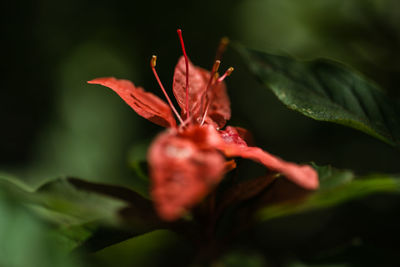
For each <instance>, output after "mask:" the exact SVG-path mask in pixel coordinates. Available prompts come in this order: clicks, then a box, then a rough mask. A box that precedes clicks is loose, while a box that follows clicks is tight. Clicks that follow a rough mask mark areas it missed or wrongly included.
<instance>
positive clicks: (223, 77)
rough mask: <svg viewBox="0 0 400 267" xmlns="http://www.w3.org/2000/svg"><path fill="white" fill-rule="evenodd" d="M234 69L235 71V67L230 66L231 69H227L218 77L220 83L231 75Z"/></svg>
mask: <svg viewBox="0 0 400 267" xmlns="http://www.w3.org/2000/svg"><path fill="white" fill-rule="evenodd" d="M233 71H234V68H233V67H230V68H229V69H227V70H226V71H225V73H224V75H222V76H221V77H219V78H218V80H217V81H218V82H219V83H220V82H222V81H223V80H224V79H225V78H226V77H228V76H229V75H231V74H232V72H233Z"/></svg>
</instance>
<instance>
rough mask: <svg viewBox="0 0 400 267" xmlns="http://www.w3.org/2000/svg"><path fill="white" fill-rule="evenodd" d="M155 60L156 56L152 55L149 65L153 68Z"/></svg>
mask: <svg viewBox="0 0 400 267" xmlns="http://www.w3.org/2000/svg"><path fill="white" fill-rule="evenodd" d="M156 62H157V56H155V55H153V56H152V57H151V60H150V67H152V68H155V67H156Z"/></svg>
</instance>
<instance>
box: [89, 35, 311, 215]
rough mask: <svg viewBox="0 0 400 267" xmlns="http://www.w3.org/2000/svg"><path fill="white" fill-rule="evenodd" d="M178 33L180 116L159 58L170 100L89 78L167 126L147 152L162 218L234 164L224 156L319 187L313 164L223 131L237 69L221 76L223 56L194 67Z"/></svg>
mask: <svg viewBox="0 0 400 267" xmlns="http://www.w3.org/2000/svg"><path fill="white" fill-rule="evenodd" d="M178 34H179V37H180V41H181V45H182V50H183V54H184V56H182V57H181V58H180V59H179V61H178V64H177V66H176V68H175V73H174V78H173V92H174V95H175V98H176V101H177V103H178V105H179V106H180V108H181V114H179V113H178V112H177V111H176V109H175V107H174V105H173V104H172V102H171V100H170V99H169V97H168V95H167V93H166V91H165V89H164V87H163V85H162V83H161V81H160V79H159V77H158V75H157V72H156V70H155V65H156V57H155V56H153V57H152V59H151V68H152V70H153V73H154V75H155V77H156V79H157V81H158V83H159V85H160V87H161V89H162V91H163V93H164V95H165V97H166V99H167V101H168V104H167V103H165V102H164V101H163V100H161V99H160V98H158V97H157V96H155V95H153V94H152V93H148V92H145V91H144V90H143V89H142V88H141V87H136V86H135V85H134V84H133V83H131V82H130V81H127V80H117V79H115V78H97V79H94V80H91V81H89V82H88V83H91V84H100V85H104V86H107V87H109V88H111V89H112V90H114V91H115V92H116V93H117V94H118V95H119V96H120V97H121V98H122V99H123V100H124V101H125V102H126V103H127V104H128V105H129V106H131V107H132V109H133V110H135V111H136V113H138V114H139V115H141V116H142V117H144V118H146V119H148V120H150V121H152V122H154V123H156V124H158V125H160V126H164V127H167V128H168V129H167V130H166V131H165V132H163V133H161V134H160V135H159V136H158V137H157V138H156V139H155V140H154V142H153V144H152V145H151V147H150V149H149V152H148V162H149V165H150V176H151V181H152V190H151V194H152V197H153V199H154V202H155V207H156V210H157V211H158V213H159V215H160V217H162V218H163V219H165V220H170V221H171V220H176V219H178V218H179V217H180V216H181V215H182V214H184V213H185V212H187V211H188V210H189V209H190V208H191V207H193V206H194V205H196V204H197V203H199V202H200V201H201V199H202V198H204V197H205V196H206V195H207V194H208V193H209V192H210V191H211V190H212V189H213V188H214V186H216V185H217V184H218V183H219V182H220V181H221V179H222V177H223V175H224V173H225V172H226V171H227V170H228V169H229V168H232V167H234V166H232V161H227V160H226V158H225V157H242V158H248V159H252V160H254V161H257V162H259V163H261V164H263V165H264V166H266V167H267V168H268V169H270V170H272V171H276V172H279V173H281V174H283V175H284V176H285V177H286V178H287V179H289V180H291V181H292V182H294V183H296V184H298V185H299V186H301V187H303V188H306V189H316V188H318V186H319V182H318V175H317V173H316V172H315V170H314V169H313V168H311V167H310V166H308V165H297V164H294V163H290V162H286V161H284V160H282V159H280V158H278V157H275V156H273V155H271V154H269V153H267V152H265V151H263V150H262V149H261V148H258V147H253V146H248V145H247V142H246V141H248V140H249V139H248V132H247V131H246V130H244V129H242V128H235V127H231V126H228V127H226V128H225V130H221V129H222V128H223V127H224V126H225V123H226V121H227V120H229V119H230V116H231V110H230V102H229V98H228V95H227V93H226V85H225V82H224V81H223V80H224V79H225V78H226V77H227V76H229V75H230V73H231V72H232V71H233V68H229V69H228V70H227V71H226V72H225V73H224V74H223V75H222V76H221V77H219V76H218V72H217V71H218V68H219V64H220V61H219V60H216V61H215V63H214V66H213V69H212V71H211V72H209V71H206V70H204V69H202V68H199V67H196V66H194V65H193V64H192V63H191V62H190V61H189V60H188V58H187V55H186V51H185V48H184V44H183V39H182V35H181V31H180V30H178ZM173 114H175V116H176V117H177V119H178V120H179V122H180V125H179V126H178V125H177V123H176V121H175V118H174V115H173ZM183 118H184V119H183Z"/></svg>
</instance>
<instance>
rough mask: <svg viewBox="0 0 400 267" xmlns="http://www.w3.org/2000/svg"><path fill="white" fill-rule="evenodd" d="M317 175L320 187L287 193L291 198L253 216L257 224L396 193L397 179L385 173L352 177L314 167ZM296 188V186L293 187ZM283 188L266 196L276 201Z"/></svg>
mask: <svg viewBox="0 0 400 267" xmlns="http://www.w3.org/2000/svg"><path fill="white" fill-rule="evenodd" d="M314 168H316V169H317V171H318V173H319V179H320V183H321V186H320V188H319V189H318V190H317V191H315V192H309V191H305V190H302V189H297V190H299V191H298V192H300V191H301V192H302V193H303V194H301V193H300V194H296V193H293V192H292V191H290V190H284V191H286V192H285V193H282V194H283V195H284V194H289V195H290V197H291V199H289V200H288V199H284V197H283V199H284V200H283V201H281V199H280V200H278V201H276V200H275V202H272V203H273V204H271V205H268V206H265V207H264V208H262V209H261V210H259V212H258V213H257V219H258V220H259V221H267V220H270V219H273V218H278V217H283V216H288V215H292V214H298V213H302V212H308V211H312V210H320V209H324V208H329V207H333V206H337V205H340V204H342V203H344V202H347V201H350V200H352V199H357V198H362V197H366V196H369V195H373V194H377V193H396V194H399V193H400V178H399V177H394V176H390V175H385V174H379V175H370V176H368V177H360V178H356V179H355V178H354V176H353V174H352V173H351V172H349V171H346V170H344V171H343V170H337V169H333V168H331V167H330V166H324V167H318V166H315V165H314ZM296 188H297V187H296ZM282 189H283V187H281V186H279V185H277V186H275V187H273V188H272V189H271V191H269V192H268V193H267V194H269V195H270V196H273V197H274V198H275V199H279V198H280V195H279V191H282Z"/></svg>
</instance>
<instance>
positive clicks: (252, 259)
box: [213, 251, 269, 267]
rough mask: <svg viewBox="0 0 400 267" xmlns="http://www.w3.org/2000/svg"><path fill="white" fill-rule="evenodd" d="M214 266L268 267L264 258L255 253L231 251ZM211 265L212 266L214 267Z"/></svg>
mask: <svg viewBox="0 0 400 267" xmlns="http://www.w3.org/2000/svg"><path fill="white" fill-rule="evenodd" d="M214 265H215V266H224V267H240V266H247V267H263V266H269V265H268V264H267V263H266V261H265V259H264V257H263V256H262V255H260V254H257V253H255V252H249V251H231V252H229V253H226V254H225V255H223V257H221V259H219V260H218V261H217V262H215V264H214ZM214 265H213V266H214Z"/></svg>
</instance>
